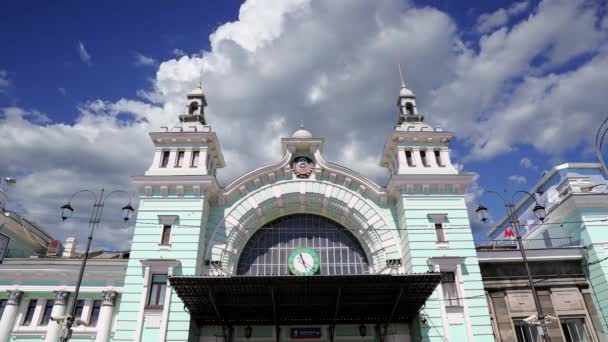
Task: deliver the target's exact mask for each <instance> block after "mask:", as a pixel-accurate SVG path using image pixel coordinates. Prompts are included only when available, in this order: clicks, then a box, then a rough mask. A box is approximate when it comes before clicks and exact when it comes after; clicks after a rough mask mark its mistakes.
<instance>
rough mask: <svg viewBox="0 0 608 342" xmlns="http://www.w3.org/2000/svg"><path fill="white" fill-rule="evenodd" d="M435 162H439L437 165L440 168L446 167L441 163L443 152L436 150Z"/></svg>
mask: <svg viewBox="0 0 608 342" xmlns="http://www.w3.org/2000/svg"><path fill="white" fill-rule="evenodd" d="M434 152H435V161H436V162H437V165H439V166H444V165H443V162H442V161H441V152H440V151H439V150H435V151H434Z"/></svg>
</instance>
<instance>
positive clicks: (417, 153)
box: [412, 147, 424, 167]
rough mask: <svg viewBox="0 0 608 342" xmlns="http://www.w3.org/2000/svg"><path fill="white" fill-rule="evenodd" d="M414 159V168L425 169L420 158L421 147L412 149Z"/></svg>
mask: <svg viewBox="0 0 608 342" xmlns="http://www.w3.org/2000/svg"><path fill="white" fill-rule="evenodd" d="M412 159H413V160H414V166H416V167H424V165H423V164H422V158H421V157H420V148H419V147H414V148H412Z"/></svg>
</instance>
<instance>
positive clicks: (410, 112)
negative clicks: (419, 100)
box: [405, 102, 414, 115]
mask: <svg viewBox="0 0 608 342" xmlns="http://www.w3.org/2000/svg"><path fill="white" fill-rule="evenodd" d="M405 112H406V113H407V115H414V105H413V104H412V103H411V102H406V103H405Z"/></svg>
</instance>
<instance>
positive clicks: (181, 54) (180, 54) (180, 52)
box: [172, 49, 186, 57]
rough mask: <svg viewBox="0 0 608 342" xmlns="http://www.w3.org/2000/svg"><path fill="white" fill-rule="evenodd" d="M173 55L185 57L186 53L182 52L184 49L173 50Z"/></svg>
mask: <svg viewBox="0 0 608 342" xmlns="http://www.w3.org/2000/svg"><path fill="white" fill-rule="evenodd" d="M172 53H173V55H175V56H176V57H181V56H185V55H186V52H185V51H184V50H182V49H173V51H172Z"/></svg>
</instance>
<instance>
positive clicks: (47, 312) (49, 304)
mask: <svg viewBox="0 0 608 342" xmlns="http://www.w3.org/2000/svg"><path fill="white" fill-rule="evenodd" d="M54 304H55V301H54V300H52V299H48V300H47V301H46V305H45V306H44V313H43V314H42V319H41V320H40V325H49V320H50V319H51V312H52V311H53V305H54Z"/></svg>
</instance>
